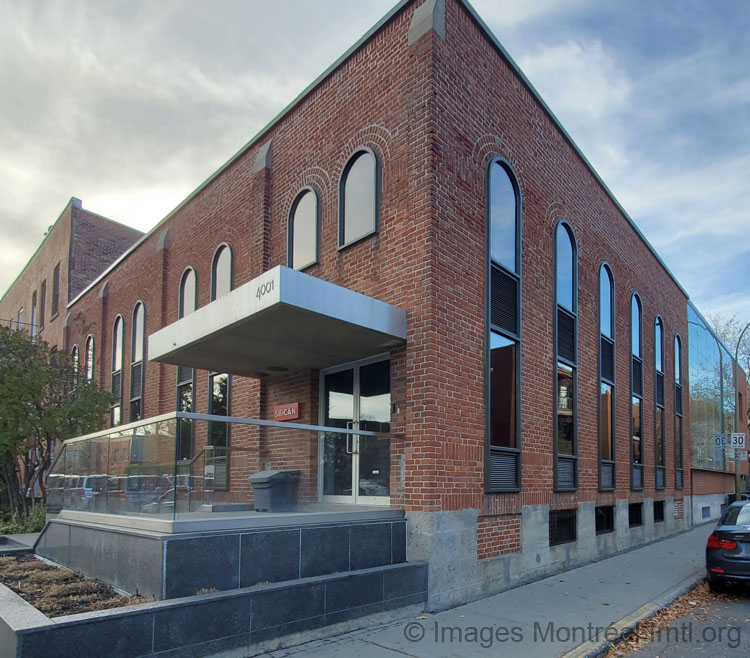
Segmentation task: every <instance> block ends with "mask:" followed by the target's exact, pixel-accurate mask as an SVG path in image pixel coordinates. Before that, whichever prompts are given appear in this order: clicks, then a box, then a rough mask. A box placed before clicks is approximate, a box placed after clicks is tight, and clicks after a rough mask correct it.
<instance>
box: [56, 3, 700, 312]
mask: <svg viewBox="0 0 750 658" xmlns="http://www.w3.org/2000/svg"><path fill="white" fill-rule="evenodd" d="M415 1H416V0H400V1H399V2H398V3H397V4H396V5H395V6H394V7H393V8H392V9H391V10H390V11H389V12H388V13H386V14H385V16H383V18H381V19H380V20H379V21H378V22H377V23H375V25H373V26H372V27H371V28H370V29H369V30H368V31H367V32H365V34H364V35H362V37H360V38H359V39H358V40H357V41H356V42H355V43H354V44H353V45H352V46H351V47H350V48H349V49H348V50H346V51H345V52H344V53H343V54H342V55H341V56H339V57H338V59H336V60H335V61H334V62H333V64H331V65H330V66H329V67H328V68H327V69H325V71H323V73H321V74H320V75H319V76H318V77H317V78H315V80H313V81H312V82H311V83H310V84H309V85H308V86H307V87H305V89H303V90H302V91H301V92H300V93H299V94H298V95H297V97H296V98H294V99H293V100H292V101H291V102H290V103H289V104H288V105H287V106H286V107H284V109H282V110H281V111H280V112H279V113H278V114H277V115H276V116H275V117H274V118H273V119H271V120H270V121H269V122H268V123H267V124H266V125H265V126H263V128H261V129H260V130H259V131H258V132H257V133H256V134H255V136H254V137H252V138H251V139H250V140H249V141H248V142H246V143H245V144H244V145H243V146H241V147H240V148H239V150H237V151H236V152H235V153H234V155H232V156H230V158H229V159H228V160H227V161H226V162H225V163H224V164H222V165H221V166H220V167H219V168H218V169H217V170H216V171H214V172H213V173H212V174H211V175H210V176H208V178H206V179H205V180H204V181H203V182H202V183H200V184H199V185H198V186H197V187H196V188H195V189H194V190H193V191H192V192H191V193H190V194H188V196H186V197H185V198H184V199H183V200H182V201H181V202H180V203H179V204H178V205H177V206H175V207H174V209H172V210H171V211H170V212H169V213H168V214H167V215H165V216H164V218H163V219H162V220H161V221H159V222H158V223H157V224H156V225H155V226H154V227H153V228H152V229H151V230H150V231H148V232H147V233H145V234H144V235H143V237H142V238H141V239H140V240H138V241H137V242H136V243H135V244H133V245H132V246H131V247H130V248H129V249H128V250H127V251H125V252H124V253H123V254H122V255H121V256H120V257H119V258H118V259H117V260H115V261H114V262H113V263H112V264H111V265H110V266H109V267H108V268H107V269H106V270H104V272H102V273H101V274H100V275H99V276H98V277H97V278H96V279H94V280H93V281H92V282H91V283H90V284H89V285H88V286H87V287H86V288H84V289H83V290H82V291H81V292H80V293H79V294H78V295H77V296H76V297H75V298H74V299H72V300H71V301H70V302H68V305H67V308H70V307H71V306H72V305H73V304H75V303H76V302H77V301H78V300H79V299H80V298H81V297H82V296H83V295H85V294H86V293H87V292H88V291H89V290H90V289H91V288H93V287H94V286H96V285H97V284H98V283H100V282H101V281H102V279H104V277H106V276H107V275H108V274H109V273H110V272H111V271H112V270H113V269H114V268H115V267H116V266H117V265H119V264H120V263H121V262H123V261H124V260H125V259H126V258H127V257H128V256H129V255H130V254H131V253H133V251H135V249H137V248H138V247H139V246H140V244H141V243H142V242H143V241H144V240H145V239H146V238H148V237H149V236H151V235H152V234H153V233H155V232H156V231H157V230H158V229H159V228H161V226H162V225H163V224H164V223H165V222H166V221H167V220H169V219H170V218H171V217H173V216H174V215H175V214H176V213H177V212H179V211H180V210H181V209H182V208H183V207H184V206H186V205H187V204H188V203H189V202H190V201H192V199H193V198H194V197H196V196H197V195H198V193H199V192H201V191H202V190H203V189H204V188H206V187H207V186H208V185H210V184H211V183H212V182H213V181H214V179H216V178H217V177H218V176H219V175H220V174H222V173H223V172H224V171H225V170H226V169H228V168H229V167H231V166H232V165H233V164H234V163H235V161H236V160H237V159H238V158H240V157H241V156H242V155H244V154H245V153H246V152H247V151H248V150H250V149H251V148H252V147H253V146H255V145H256V144H257V143H258V142H259V141H260V140H261V139H262V138H263V137H265V136H266V135H267V134H268V133H269V132H270V131H271V129H272V128H274V127H275V126H276V125H277V124H278V123H280V122H281V120H282V119H284V118H285V117H286V116H287V115H288V114H290V113H291V112H292V110H294V109H295V108H296V107H297V105H299V104H300V103H301V102H302V101H303V100H304V99H305V98H306V97H307V96H309V95H310V94H311V93H312V92H313V91H314V90H315V89H317V87H319V86H320V85H321V84H322V83H323V82H325V81H326V80H327V79H328V78H329V77H331V76H332V75H333V74H334V73H335V72H336V71H337V70H338V69H339V67H340V66H341V65H342V64H344V63H345V62H346V61H347V60H348V59H349V58H350V57H351V56H352V55H354V54H355V53H356V52H357V51H358V50H360V49H361V48H363V47H364V46H365V45H366V44H367V43H368V42H369V41H370V40H371V39H372V38H373V37H374V36H375V35H376V34H377V33H378V32H379V31H380V30H381V29H382V28H383V27H385V26H386V25H387V24H388V23H390V21H391V20H393V18H395V17H396V16H397V15H398V14H399V13H400V12H401V10H402V9H404V8H405V7H406V6H407V5H409V4H412V3H413V2H415ZM457 2H458V3H459V4H461V5H462V6H463V8H464V9H465V10H466V12H467V13H468V14H469V16H470V17H471V18H472V20H473V21H474V22H475V23H476V24H477V26H478V27H479V28H480V29H481V30H482V31H483V32H484V34H485V36H486V37H487V38H488V39H489V41H490V43H491V44H492V45H493V46H494V48H495V49H496V50H497V51H498V52H499V53H500V55H501V57H503V58H504V59H505V60H506V61H507V62H508V64H509V65H510V67H511V68H512V69H513V71H514V72H515V73H516V75H518V77H519V78H520V79H521V81H522V82H523V83H524V84H525V85H526V87H527V88H528V89H529V91H530V92H531V94H532V95H533V97H534V98H535V99H536V101H537V102H538V103H539V104H540V105H541V106H542V109H543V110H544V111H545V112H546V113H547V114H548V116H549V118H550V119H551V120H552V122H553V123H554V124H555V126H556V127H557V129H558V130H559V131H560V132H561V133H562V135H563V137H564V138H565V139H566V140H567V142H568V143H569V144H570V146H571V147H572V148H573V150H574V151H575V152H576V154H577V155H578V157H579V158H581V160H582V161H583V163H584V164H585V165H586V166H587V167H588V168H589V170H590V171H591V173H592V174H593V175H594V178H595V179H596V180H597V182H598V183H599V184H600V185H601V186H602V189H603V190H604V191H605V192H606V194H607V195H608V196H609V197H610V199H611V200H612V202H613V203H614V204H615V206H616V207H617V209H618V210H619V211H620V212H621V213H622V215H623V216H624V217H625V219H626V220H627V221H628V223H629V224H630V225H631V227H632V228H633V230H634V231H635V232H636V234H637V235H638V237H639V238H640V239H641V240H642V241H643V243H644V245H645V246H646V247H647V248H648V250H649V251H650V252H651V253H652V255H653V256H654V257H655V258H656V260H657V261H658V263H659V264H660V265H661V266H662V268H664V271H665V272H666V273H667V275H669V277H670V278H671V279H672V281H673V282H674V283H675V285H676V286H677V287H678V288H679V290H680V291H681V292H682V293H683V294H684V295H685V297H687V298H688V299H689V298H690V296H689V295H688V293H687V291H686V290H685V289H684V288H683V287H682V284H680V282H679V281H678V280H677V277H676V276H675V275H674V274H673V273H672V271H671V270H670V269H669V267H667V265H666V263H665V262H664V261H663V260H662V258H661V256H659V254H658V253H657V251H656V249H654V247H653V245H652V244H651V243H650V242H649V241H648V239H647V238H646V236H645V235H644V234H643V233H642V232H641V230H640V229H639V228H638V226H637V225H636V223H635V222H634V221H633V218H632V217H631V216H630V215H629V214H628V212H627V211H626V210H625V208H624V207H623V206H622V204H621V203H620V202H619V201H618V200H617V198H616V197H615V195H614V193H613V192H612V190H610V189H609V187H608V186H607V184H606V183H605V182H604V180H603V179H602V177H601V176H600V175H599V173H598V172H597V171H596V169H595V168H594V166H593V165H592V164H591V162H589V160H588V158H587V157H586V156H585V155H584V154H583V151H582V150H581V149H580V148H579V147H578V145H577V144H576V143H575V141H574V140H573V138H572V137H571V136H570V134H569V133H568V131H567V130H566V129H565V128H564V126H563V125H562V123H561V122H560V120H559V119H558V118H557V117H556V116H555V113H554V112H553V111H552V110H551V109H550V107H549V106H548V105H547V103H546V102H545V101H544V99H543V98H542V96H541V94H540V93H539V92H538V91H537V90H536V88H535V87H534V85H533V84H531V82H530V81H529V79H528V78H527V77H526V75H525V74H524V73H523V71H521V69H520V67H519V66H518V65H517V64H516V62H515V61H514V60H513V58H512V57H511V56H510V54H509V53H508V51H507V50H505V48H504V47H503V45H502V44H501V43H500V41H499V40H498V38H497V37H496V36H495V35H494V34H493V33H492V30H490V28H489V27H488V26H487V24H486V23H485V22H484V21H483V20H482V18H481V17H480V16H479V14H478V13H477V11H476V10H475V9H474V7H472V6H471V4H470V3H469V2H468V0H457Z"/></svg>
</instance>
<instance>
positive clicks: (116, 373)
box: [109, 314, 125, 427]
mask: <svg viewBox="0 0 750 658" xmlns="http://www.w3.org/2000/svg"><path fill="white" fill-rule="evenodd" d="M118 323H119V324H120V340H119V345H118V341H117V325H118ZM118 351H119V356H120V358H119V361H120V368H119V369H118V368H117V360H118V359H117V355H118ZM124 352H125V319H124V318H123V317H122V315H120V314H118V315H117V316H116V317H115V321H114V322H113V323H112V362H111V370H112V378H111V379H112V389H111V392H112V395H114V396H115V398H116V399H115V400H113V402H112V405H111V406H110V411H109V421H110V425H111V426H112V427H115V426H117V425H121V424H122V401H123V390H122V389H123V364H124V363H125V354H124ZM116 381H117V385H115V382H116ZM115 389H117V390H119V392H120V395H119V397H118V396H116V395H115ZM115 409H117V410H118V412H119V420H118V422H116V423H115Z"/></svg>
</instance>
